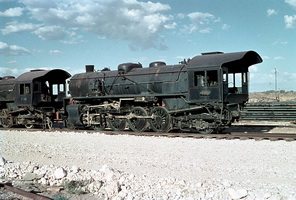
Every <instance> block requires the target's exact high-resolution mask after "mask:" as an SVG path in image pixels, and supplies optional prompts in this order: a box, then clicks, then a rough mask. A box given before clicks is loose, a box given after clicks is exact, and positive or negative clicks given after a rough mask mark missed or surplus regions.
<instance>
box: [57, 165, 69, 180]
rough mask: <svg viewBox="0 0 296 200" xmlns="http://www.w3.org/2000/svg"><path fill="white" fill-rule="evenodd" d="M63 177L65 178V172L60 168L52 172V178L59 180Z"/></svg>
mask: <svg viewBox="0 0 296 200" xmlns="http://www.w3.org/2000/svg"><path fill="white" fill-rule="evenodd" d="M65 176H67V171H66V170H65V169H64V168H62V167H60V168H58V169H56V170H55V171H54V177H55V178H56V179H61V178H64V177H65Z"/></svg>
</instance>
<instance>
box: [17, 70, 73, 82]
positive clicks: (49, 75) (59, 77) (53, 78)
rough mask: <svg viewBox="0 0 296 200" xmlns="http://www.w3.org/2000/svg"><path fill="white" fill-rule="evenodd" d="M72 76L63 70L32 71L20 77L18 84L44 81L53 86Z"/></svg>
mask: <svg viewBox="0 0 296 200" xmlns="http://www.w3.org/2000/svg"><path fill="white" fill-rule="evenodd" d="M70 76H71V75H70V74H69V73H68V72H66V71H64V70H61V69H52V70H31V71H30V72H26V73H24V74H22V75H20V76H19V77H18V78H17V79H16V82H23V83H24V82H25V83H28V82H33V81H34V80H37V79H39V80H44V81H48V82H50V83H52V84H58V83H63V82H64V81H65V80H66V79H67V78H69V77H70Z"/></svg>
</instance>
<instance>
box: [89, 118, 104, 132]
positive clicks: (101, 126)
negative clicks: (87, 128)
mask: <svg viewBox="0 0 296 200" xmlns="http://www.w3.org/2000/svg"><path fill="white" fill-rule="evenodd" d="M94 121H96V122H100V124H96V125H93V126H92V128H93V129H94V130H95V131H102V130H104V129H105V128H106V120H105V118H104V116H103V117H102V116H98V117H95V118H94Z"/></svg>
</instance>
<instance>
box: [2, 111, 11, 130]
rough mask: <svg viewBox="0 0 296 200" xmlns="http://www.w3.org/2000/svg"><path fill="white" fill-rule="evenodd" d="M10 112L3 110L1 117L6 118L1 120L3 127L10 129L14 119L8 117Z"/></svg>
mask: <svg viewBox="0 0 296 200" xmlns="http://www.w3.org/2000/svg"><path fill="white" fill-rule="evenodd" d="M7 113H8V111H7V110H2V112H1V115H2V116H4V118H2V119H1V125H2V126H3V127H4V128H10V127H12V125H13V119H12V117H8V114H7Z"/></svg>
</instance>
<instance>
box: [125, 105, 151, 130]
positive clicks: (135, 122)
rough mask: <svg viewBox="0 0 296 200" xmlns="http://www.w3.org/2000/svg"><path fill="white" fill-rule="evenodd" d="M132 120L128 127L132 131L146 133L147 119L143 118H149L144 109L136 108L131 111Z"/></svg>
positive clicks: (129, 121) (130, 119) (129, 120)
mask: <svg viewBox="0 0 296 200" xmlns="http://www.w3.org/2000/svg"><path fill="white" fill-rule="evenodd" d="M130 115H131V118H129V119H128V125H129V127H130V129H132V130H133V131H135V132H144V131H145V130H146V129H147V126H148V123H147V119H145V118H141V117H142V116H147V111H146V110H145V109H144V108H142V107H134V108H133V109H132V110H131V113H130Z"/></svg>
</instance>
